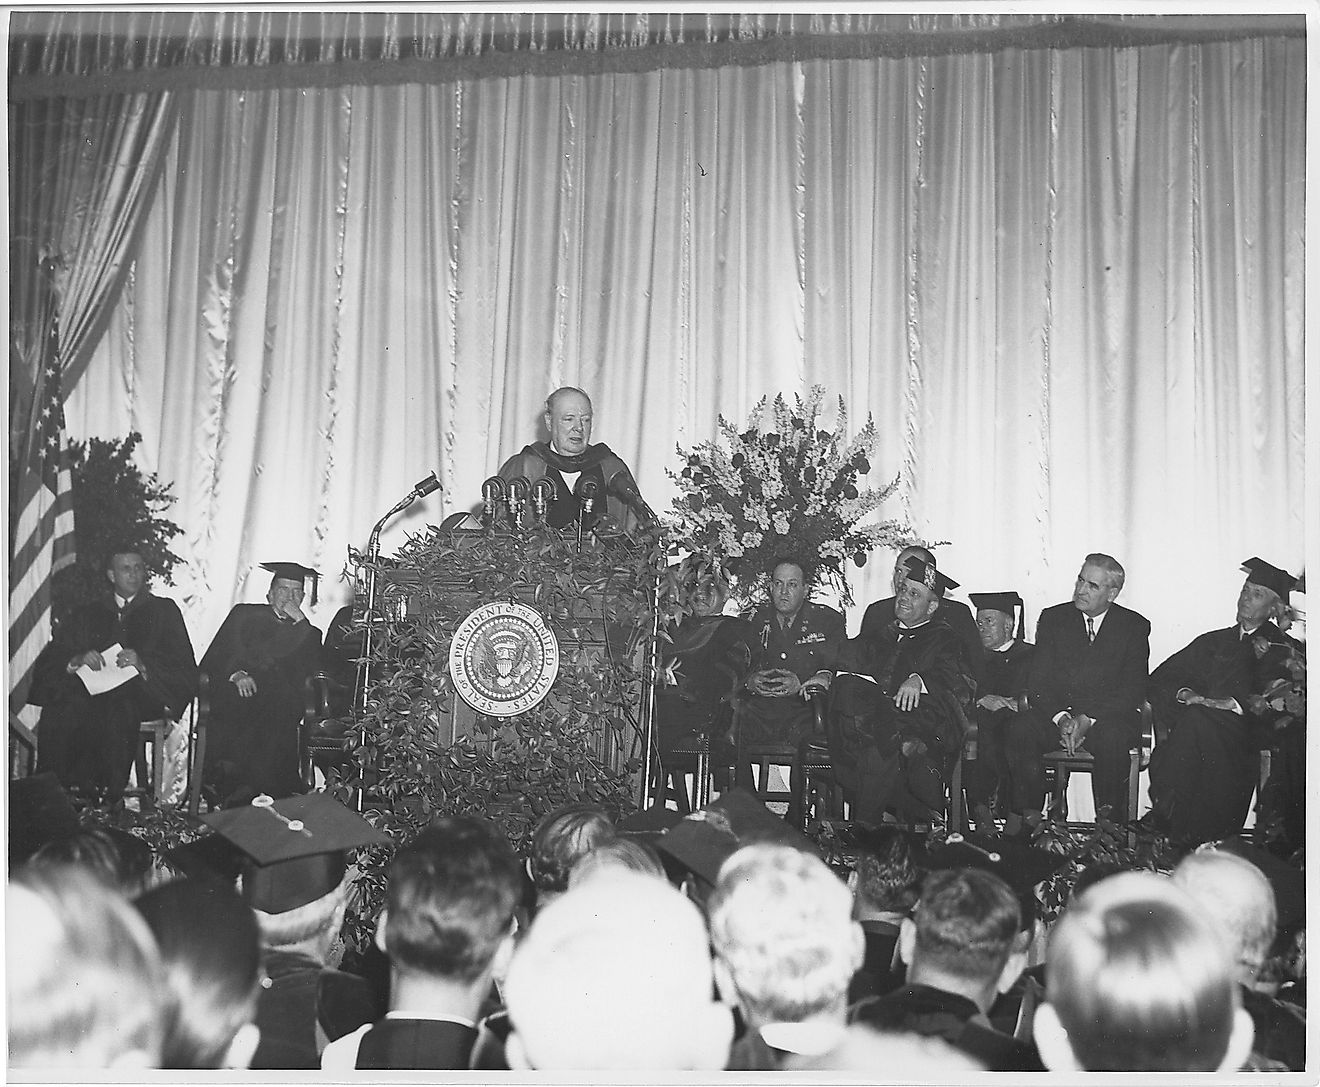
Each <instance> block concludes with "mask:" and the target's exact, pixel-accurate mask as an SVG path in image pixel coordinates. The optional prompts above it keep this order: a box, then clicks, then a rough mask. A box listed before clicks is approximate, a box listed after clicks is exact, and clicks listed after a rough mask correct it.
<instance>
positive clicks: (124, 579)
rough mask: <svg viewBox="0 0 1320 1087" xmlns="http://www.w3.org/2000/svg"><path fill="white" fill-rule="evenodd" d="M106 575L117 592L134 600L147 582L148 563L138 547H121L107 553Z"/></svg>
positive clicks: (126, 598)
mask: <svg viewBox="0 0 1320 1087" xmlns="http://www.w3.org/2000/svg"><path fill="white" fill-rule="evenodd" d="M105 576H106V579H107V580H108V581H109V582H110V584H111V586H112V587H113V588H114V591H115V592H116V593H118V594H119V595H120V596H122V597H123V598H124V599H125V600H132V599H133V597H135V596H137V594H138V593H140V592H141V591H142V586H143V585H145V584H146V583H147V564H146V561H145V560H144V559H143V558H142V553H141V552H140V551H138V550H137V549H136V548H132V547H124V548H120V549H118V550H115V551H111V552H109V553H108V554H107V555H106V560H105Z"/></svg>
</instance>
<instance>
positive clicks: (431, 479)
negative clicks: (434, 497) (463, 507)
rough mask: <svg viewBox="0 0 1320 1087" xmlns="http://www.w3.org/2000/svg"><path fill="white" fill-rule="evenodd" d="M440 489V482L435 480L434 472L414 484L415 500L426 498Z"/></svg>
mask: <svg viewBox="0 0 1320 1087" xmlns="http://www.w3.org/2000/svg"><path fill="white" fill-rule="evenodd" d="M439 489H440V481H439V480H438V479H436V478H435V473H434V472H432V473H431V474H430V475H429V476H427V477H426V478H425V479H419V480H418V481H417V482H416V483H415V484H413V489H412V493H413V497H414V498H425V497H426V496H427V495H428V494H430V493H431V492H432V491H438V490H439Z"/></svg>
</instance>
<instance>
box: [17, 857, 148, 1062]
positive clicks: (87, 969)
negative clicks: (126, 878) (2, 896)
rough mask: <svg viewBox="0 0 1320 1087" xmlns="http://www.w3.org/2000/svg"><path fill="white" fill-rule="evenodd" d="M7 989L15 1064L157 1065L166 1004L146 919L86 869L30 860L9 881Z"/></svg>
mask: <svg viewBox="0 0 1320 1087" xmlns="http://www.w3.org/2000/svg"><path fill="white" fill-rule="evenodd" d="M6 906H7V907H8V909H7V914H6V919H5V926H6V929H5V952H6V956H5V992H6V999H7V1002H8V1019H9V1064H10V1066H11V1067H12V1068H117V1067H120V1068H127V1067H138V1068H152V1067H157V1066H158V1064H159V1061H160V1050H161V1037H162V1033H163V1028H162V1021H163V1019H164V1013H165V1010H166V1009H165V1006H164V1000H163V994H162V989H163V984H162V976H161V968H160V961H159V959H158V957H157V954H156V948H155V945H154V943H153V941H152V938H151V933H150V932H149V931H148V930H147V926H146V924H145V923H144V922H143V920H142V918H140V917H139V916H138V915H137V914H136V913H135V912H134V911H133V908H132V907H131V906H130V905H129V904H128V903H127V902H126V901H124V899H123V898H122V897H121V896H120V895H119V894H118V893H117V892H115V891H113V890H111V889H110V888H108V887H107V886H105V884H103V883H101V882H99V881H98V880H96V879H95V878H94V877H92V876H91V875H89V874H88V873H86V872H83V871H79V870H78V869H76V868H71V867H64V866H56V865H51V866H43V867H35V868H33V867H29V868H27V869H24V870H23V871H22V872H20V873H19V874H18V875H17V876H16V877H15V878H14V880H13V881H12V882H11V884H10V889H9V896H8V901H7V902H6Z"/></svg>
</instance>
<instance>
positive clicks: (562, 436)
mask: <svg viewBox="0 0 1320 1087" xmlns="http://www.w3.org/2000/svg"><path fill="white" fill-rule="evenodd" d="M545 426H546V430H548V431H549V432H550V441H549V442H533V443H532V444H531V445H525V446H523V448H522V452H520V453H516V454H514V455H513V456H512V457H510V458H509V459H508V460H507V461H505V462H504V464H503V465H502V466H501V467H500V471H499V475H500V478H501V479H504V480H513V479H518V478H522V479H526V480H527V482H528V483H529V484H531V483H535V482H536V481H537V480H538V479H541V478H543V477H544V478H545V479H548V480H549V481H550V482H551V483H553V484H554V485H555V493H554V497H553V498H552V499H551V500H550V504H549V507H548V509H547V511H546V521H547V522H548V523H549V525H550V526H551V527H552V528H567V527H568V526H569V525H575V524H577V523H578V522H579V521H580V522H581V523H582V527H583V528H584V529H585V528H591V527H593V526H594V525H596V524H597V523H598V522H599V521H600V520H601V517H602V515H604V514H609V516H610V518H611V519H612V520H613V521H614V522H615V523H616V524H617V525H618V526H619V527H620V528H622V529H623V531H624V532H632V531H633V529H635V528H636V527H637V525H638V524H639V522H640V521H654V519H655V515H654V514H653V513H652V512H651V511H650V509H649V507H648V506H647V505H646V503H645V502H644V501H643V500H642V497H641V495H640V494H638V491H637V482H636V480H634V479H633V474H632V472H631V471H629V469H628V466H627V465H626V464H624V463H623V460H622V459H621V458H620V457H619V456H618V455H617V454H616V453H615V452H614V451H613V450H612V449H610V447H609V446H608V445H606V444H605V443H604V442H599V443H597V444H596V445H592V444H591V398H590V397H589V396H587V394H586V393H584V392H583V391H582V390H581V389H574V388H571V387H567V386H566V387H564V388H562V389H556V390H555V391H554V392H552V393H551V394H550V396H549V397H548V398H547V399H546V402H545Z"/></svg>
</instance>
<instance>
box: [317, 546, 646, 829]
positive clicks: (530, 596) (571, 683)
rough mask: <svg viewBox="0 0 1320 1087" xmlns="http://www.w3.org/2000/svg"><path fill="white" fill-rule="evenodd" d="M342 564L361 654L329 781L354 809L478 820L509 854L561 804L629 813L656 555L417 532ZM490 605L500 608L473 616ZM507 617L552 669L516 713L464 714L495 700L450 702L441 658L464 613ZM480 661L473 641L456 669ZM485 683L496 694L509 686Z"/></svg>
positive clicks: (642, 549) (638, 785)
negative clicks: (353, 577)
mask: <svg viewBox="0 0 1320 1087" xmlns="http://www.w3.org/2000/svg"><path fill="white" fill-rule="evenodd" d="M354 558H355V563H356V567H357V578H358V593H357V599H358V600H359V601H361V602H362V605H363V613H362V614H358V615H356V616H355V622H356V625H358V626H359V627H360V629H361V630H362V632H363V639H364V640H363V653H364V655H363V657H362V659H361V663H360V666H359V670H358V690H357V692H356V698H355V725H356V727H355V735H354V739H353V741H352V744H351V751H350V759H349V762H350V767H349V771H348V773H347V775H346V776H345V777H344V778H343V779H342V780H341V781H340V782H339V784H340V785H341V787H344V788H352V789H354V790H355V791H356V793H357V798H358V799H359V801H360V803H361V804H362V805H363V806H364V807H365V808H367V809H372V808H375V809H376V810H384V808H388V809H389V810H390V811H391V812H392V813H393V815H394V816H395V817H398V818H400V819H401V820H402V822H404V823H405V824H408V825H409V829H415V828H416V826H420V825H424V824H425V822H429V820H430V818H431V817H433V815H434V814H435V813H437V812H442V811H477V812H481V813H484V814H487V815H491V816H493V817H495V818H497V819H498V820H499V821H501V822H502V823H503V824H504V826H505V829H506V831H507V832H508V833H509V834H510V837H511V838H512V839H513V840H514V841H515V842H518V841H521V840H524V839H525V836H526V835H527V834H529V833H530V828H531V827H534V825H535V822H536V820H538V819H539V818H540V816H542V815H544V814H545V813H546V812H547V811H549V810H552V809H553V808H554V807H557V806H559V805H560V804H562V803H566V802H569V801H576V800H586V801H594V802H598V803H603V804H605V805H606V806H607V807H610V808H613V809H614V810H615V811H616V812H617V813H618V814H624V813H625V812H626V811H628V810H631V809H632V808H633V807H635V806H636V805H638V804H640V803H642V802H643V800H644V799H645V793H646V788H645V786H644V782H645V781H647V780H648V774H649V772H650V770H651V767H652V762H653V756H652V755H651V753H650V752H651V750H652V748H653V744H652V742H651V726H650V721H651V717H652V714H653V706H652V701H653V693H652V692H653V685H654V680H655V652H656V644H657V639H656V623H657V619H656V615H657V611H656V604H657V601H656V586H657V571H658V570H659V569H660V568H661V567H660V565H659V564H660V562H661V561H662V559H663V549H662V546H661V545H660V544H658V543H657V542H655V541H654V540H651V539H648V538H645V537H644V538H641V539H636V538H632V537H628V536H623V535H619V536H613V537H597V536H594V535H592V536H588V537H587V538H585V539H582V540H579V539H577V537H576V534H575V533H572V532H559V531H556V530H554V529H548V528H541V529H537V530H532V531H530V532H526V533H515V532H509V531H502V532H500V531H496V532H487V531H473V530H463V529H459V530H441V529H439V528H434V527H432V528H428V529H427V530H426V531H425V532H423V533H421V534H420V535H417V536H414V537H412V538H410V539H409V541H408V542H407V543H406V544H405V545H404V547H403V548H401V549H400V551H399V552H398V554H397V555H395V556H392V557H389V558H384V559H381V560H380V561H379V562H378V563H375V564H372V563H370V562H367V561H366V560H364V559H362V558H361V557H360V556H355V557H354ZM373 577H374V597H375V601H376V606H375V607H374V608H373V609H372V614H370V615H368V614H366V613H365V604H366V601H367V599H368V597H369V590H370V589H371V588H372V585H371V579H372V578H373ZM490 604H497V605H501V607H497V608H494V609H484V606H485V605H490ZM511 605H523V606H525V608H529V609H531V611H532V613H533V614H534V616H535V617H536V622H537V623H539V624H542V625H543V629H544V630H546V631H548V632H549V634H550V635H552V636H553V641H554V643H555V644H556V645H557V650H558V654H557V655H558V669H557V672H556V673H555V674H554V678H553V681H552V682H550V683H549V687H548V690H547V691H546V692H545V693H544V696H543V697H542V698H541V699H540V701H538V702H536V704H535V705H533V706H531V707H530V708H528V709H525V710H522V711H520V712H508V713H506V710H507V706H505V707H503V708H501V709H499V710H498V712H494V713H491V712H484V711H483V710H481V709H478V708H476V707H475V705H474V703H480V704H485V705H493V704H496V703H495V702H494V701H492V700H483V698H481V697H479V696H474V695H473V692H472V691H471V690H469V691H468V694H469V697H468V698H466V699H465V698H464V696H463V685H464V675H465V673H464V672H463V665H462V664H461V662H460V664H459V666H458V667H459V673H458V674H459V682H458V683H456V682H455V675H454V674H453V673H451V662H450V655H451V649H452V648H453V645H454V639H455V636H456V634H460V636H462V635H461V631H462V629H463V624H464V622H465V620H468V618H469V616H471V615H472V614H473V613H474V611H476V610H477V609H483V611H494V612H500V613H503V612H519V614H522V613H521V611H520V609H518V608H516V607H511ZM512 623H513V620H512V619H511V620H510V621H509V623H508V624H505V625H510V624H512ZM496 625H497V626H498V625H499V624H498V623H497V624H496ZM483 630H484V628H483ZM479 636H480V635H479ZM501 638H503V639H505V640H507V641H509V642H513V641H514V640H515V638H514V635H513V634H512V633H508V632H504V631H502V630H499V631H497V633H496V635H495V639H494V640H495V641H496V642H498V641H499V639H501ZM489 642H490V639H489V638H488V639H487V643H489ZM493 652H498V646H496V648H495V649H492V648H491V645H490V644H483V645H480V646H477V647H476V649H475V650H474V653H475V654H476V655H475V656H472V657H471V658H470V659H471V660H476V661H477V662H478V663H483V662H487V658H490V656H491V654H492V653H493ZM510 652H513V651H512V650H511V651H510ZM482 653H485V654H486V657H485V658H483V657H482V656H481V654H482ZM520 659H521V658H520ZM527 670H528V671H531V669H530V668H528V669H527ZM485 672H488V673H489V678H490V679H491V680H492V682H493V683H494V684H495V685H496V686H497V685H498V684H499V683H502V682H506V681H508V682H509V683H510V684H512V682H513V680H512V678H510V677H501V676H497V675H496V674H495V672H493V671H491V669H490V668H489V667H488V668H486V670H485ZM482 674H483V675H484V674H485V673H482ZM491 691H492V692H494V691H495V686H492V688H491Z"/></svg>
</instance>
